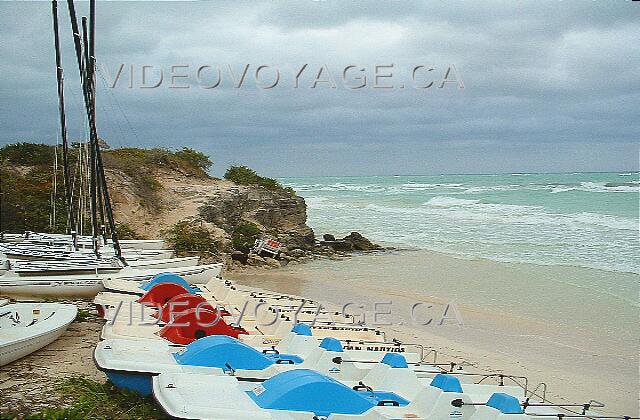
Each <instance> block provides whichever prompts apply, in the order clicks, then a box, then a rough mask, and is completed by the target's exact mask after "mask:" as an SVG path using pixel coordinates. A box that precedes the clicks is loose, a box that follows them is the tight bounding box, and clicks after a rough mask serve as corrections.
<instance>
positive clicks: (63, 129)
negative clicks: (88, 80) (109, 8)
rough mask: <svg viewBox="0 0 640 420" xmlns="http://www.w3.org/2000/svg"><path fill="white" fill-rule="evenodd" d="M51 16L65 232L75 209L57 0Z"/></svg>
mask: <svg viewBox="0 0 640 420" xmlns="http://www.w3.org/2000/svg"><path fill="white" fill-rule="evenodd" d="M51 12H52V15H53V16H52V17H53V40H54V46H55V52H56V79H57V81H58V111H59V114H60V136H61V137H62V165H63V167H64V168H63V172H64V188H65V198H66V201H67V233H69V234H73V233H74V232H76V222H75V210H74V206H73V191H72V184H71V176H70V174H69V143H68V141H67V120H66V115H65V106H64V70H63V69H62V54H61V53H60V33H59V30H58V1H57V0H52V1H51Z"/></svg>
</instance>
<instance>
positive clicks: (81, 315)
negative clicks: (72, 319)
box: [76, 309, 94, 322]
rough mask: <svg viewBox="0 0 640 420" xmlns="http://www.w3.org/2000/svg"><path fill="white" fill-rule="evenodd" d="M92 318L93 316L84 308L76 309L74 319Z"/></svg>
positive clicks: (81, 320)
mask: <svg viewBox="0 0 640 420" xmlns="http://www.w3.org/2000/svg"><path fill="white" fill-rule="evenodd" d="M92 318H94V316H93V315H92V314H91V312H89V311H88V310H86V309H78V314H77V315H76V321H78V322H85V321H89V320H90V319H92Z"/></svg>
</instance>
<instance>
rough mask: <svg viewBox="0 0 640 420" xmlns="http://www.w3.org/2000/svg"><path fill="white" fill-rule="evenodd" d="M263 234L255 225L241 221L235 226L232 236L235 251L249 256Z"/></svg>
mask: <svg viewBox="0 0 640 420" xmlns="http://www.w3.org/2000/svg"><path fill="white" fill-rule="evenodd" d="M261 234H262V231H261V230H260V228H259V227H258V226H257V225H256V224H255V223H251V222H246V221H241V222H240V223H238V224H237V225H236V226H235V228H234V229H233V233H232V234H231V244H232V245H233V249H235V250H236V251H240V252H243V253H245V254H248V253H249V250H250V249H251V248H252V247H253V244H254V243H255V242H256V239H258V238H259V237H260V235H261Z"/></svg>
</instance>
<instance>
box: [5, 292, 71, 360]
mask: <svg viewBox="0 0 640 420" xmlns="http://www.w3.org/2000/svg"><path fill="white" fill-rule="evenodd" d="M34 309H35V310H39V311H40V314H39V315H38V316H36V315H33V313H34V312H33V310H34ZM16 311H17V312H18V313H20V314H21V317H22V318H23V319H25V322H23V323H24V324H26V321H28V322H29V323H31V322H32V319H38V322H36V323H34V324H33V325H29V326H21V325H20V324H18V325H13V324H14V323H13V322H11V321H10V319H8V317H9V316H12V315H13V313H14V312H16ZM29 311H32V315H31V316H30V317H29V313H28V312H29ZM77 313H78V310H77V308H76V307H75V306H74V305H64V304H57V303H41V304H40V303H35V304H31V303H17V304H12V305H5V306H2V307H0V314H6V315H4V316H3V317H2V318H3V319H2V321H1V322H0V332H2V334H1V335H0V366H4V365H6V364H8V363H11V362H13V361H15V360H18V359H20V358H22V357H24V356H26V355H28V354H31V353H33V352H34V351H36V350H39V349H41V348H43V347H44V346H46V345H48V344H50V343H52V342H53V341H55V340H57V339H58V338H59V337H60V336H61V335H62V334H63V333H64V332H65V331H66V329H67V328H68V327H69V324H71V323H72V322H73V320H74V319H75V317H76V314H77Z"/></svg>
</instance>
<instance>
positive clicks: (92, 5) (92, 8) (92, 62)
mask: <svg viewBox="0 0 640 420" xmlns="http://www.w3.org/2000/svg"><path fill="white" fill-rule="evenodd" d="M89 17H90V20H89V69H90V71H89V75H90V76H91V77H90V78H89V86H90V87H91V89H90V92H91V104H92V110H93V124H94V129H95V108H96V97H95V69H96V56H95V30H96V1H95V0H90V1H89ZM95 149H96V164H97V168H96V169H97V172H98V176H99V181H100V185H101V188H102V195H103V196H104V209H105V213H106V215H107V220H108V222H109V230H110V231H111V240H112V241H113V249H114V250H115V254H116V257H118V259H120V260H121V261H122V262H123V263H124V264H125V265H126V264H127V263H126V261H125V259H124V258H123V257H122V249H121V248H120V241H119V240H118V232H117V229H116V222H115V218H114V217H113V208H112V206H111V197H110V195H109V188H107V177H106V175H105V173H104V165H103V162H102V152H101V151H100V143H99V142H98V137H97V135H96V138H95Z"/></svg>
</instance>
